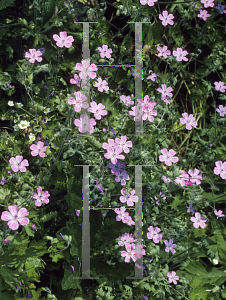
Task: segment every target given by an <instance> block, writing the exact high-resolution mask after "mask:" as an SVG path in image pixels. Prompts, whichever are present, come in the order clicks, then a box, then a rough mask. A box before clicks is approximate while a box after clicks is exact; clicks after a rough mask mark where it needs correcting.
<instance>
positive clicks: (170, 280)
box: [167, 271, 179, 284]
mask: <svg viewBox="0 0 226 300" xmlns="http://www.w3.org/2000/svg"><path fill="white" fill-rule="evenodd" d="M167 276H168V277H169V278H168V279H169V283H171V282H172V281H173V283H174V284H177V282H176V280H179V276H176V272H174V271H172V274H170V272H168V273H167Z"/></svg>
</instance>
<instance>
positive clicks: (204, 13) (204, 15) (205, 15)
mask: <svg viewBox="0 0 226 300" xmlns="http://www.w3.org/2000/svg"><path fill="white" fill-rule="evenodd" d="M197 17H198V18H202V19H203V20H204V21H206V18H208V17H210V15H209V14H208V11H207V10H205V9H204V10H202V9H200V11H199V14H198V15H197Z"/></svg>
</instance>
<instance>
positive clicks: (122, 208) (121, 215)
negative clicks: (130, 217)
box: [115, 206, 128, 221]
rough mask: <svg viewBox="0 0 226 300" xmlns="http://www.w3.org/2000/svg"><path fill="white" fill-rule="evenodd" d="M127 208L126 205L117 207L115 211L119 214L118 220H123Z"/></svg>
mask: <svg viewBox="0 0 226 300" xmlns="http://www.w3.org/2000/svg"><path fill="white" fill-rule="evenodd" d="M125 210H126V208H125V207H124V206H121V207H120V208H115V213H116V214H117V216H116V221H121V220H122V218H123V217H124V215H125V214H126V212H125ZM127 214H128V213H127Z"/></svg>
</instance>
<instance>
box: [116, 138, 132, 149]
mask: <svg viewBox="0 0 226 300" xmlns="http://www.w3.org/2000/svg"><path fill="white" fill-rule="evenodd" d="M126 140H127V137H126V136H123V135H122V136H121V138H120V139H119V138H116V139H115V145H116V146H117V145H118V146H119V147H120V148H121V149H122V150H123V151H124V153H129V152H130V151H129V148H128V147H132V146H133V144H132V142H131V141H126Z"/></svg>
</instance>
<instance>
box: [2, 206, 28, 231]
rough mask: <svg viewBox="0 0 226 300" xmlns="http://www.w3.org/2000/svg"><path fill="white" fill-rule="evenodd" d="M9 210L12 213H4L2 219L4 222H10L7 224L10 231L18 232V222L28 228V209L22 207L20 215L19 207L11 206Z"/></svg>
mask: <svg viewBox="0 0 226 300" xmlns="http://www.w3.org/2000/svg"><path fill="white" fill-rule="evenodd" d="M8 209H9V211H10V213H9V212H8V211H3V213H2V215H1V219H2V220H3V221H9V222H8V223H7V225H8V226H9V228H10V229H12V230H17V229H18V227H19V224H18V222H19V223H20V224H21V225H23V226H27V224H28V223H29V219H28V218H25V216H27V215H28V214H29V212H28V211H27V210H26V208H24V207H22V208H21V209H20V210H19V211H18V213H17V210H18V209H17V205H13V206H12V205H9V206H8Z"/></svg>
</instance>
